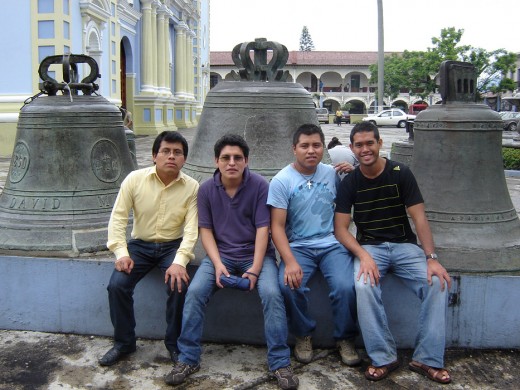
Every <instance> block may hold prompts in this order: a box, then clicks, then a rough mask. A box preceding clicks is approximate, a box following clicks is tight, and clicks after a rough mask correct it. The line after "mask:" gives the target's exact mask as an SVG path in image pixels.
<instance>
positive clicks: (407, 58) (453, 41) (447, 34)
mask: <svg viewBox="0 0 520 390" xmlns="http://www.w3.org/2000/svg"><path fill="white" fill-rule="evenodd" d="M463 34H464V30H457V29H455V28H454V27H449V28H444V29H442V30H441V35H440V37H434V38H432V44H433V45H434V46H433V47H429V48H427V51H425V52H423V51H406V50H405V51H404V52H403V53H400V54H392V55H390V56H387V57H385V64H384V66H385V95H386V96H389V97H390V98H391V99H394V98H396V97H397V95H398V94H399V92H404V91H410V92H411V93H414V94H416V95H418V96H421V98H423V99H425V98H426V96H428V95H429V94H430V93H432V92H435V90H436V87H437V86H436V82H435V76H436V75H437V73H438V72H439V68H440V65H441V63H442V62H443V61H446V60H453V61H465V62H470V63H472V64H473V65H475V67H476V69H477V75H478V82H477V93H484V92H488V91H492V92H495V93H496V92H504V91H507V90H510V91H512V90H513V89H514V88H515V83H514V81H513V80H511V79H510V78H508V77H507V75H508V74H510V73H511V72H513V71H514V69H515V61H516V55H515V54H514V53H511V52H507V51H506V50H504V49H497V50H494V51H491V52H488V51H486V50H485V49H481V48H475V47H472V46H470V45H459V43H460V41H461V38H462V35H463ZM370 72H371V78H370V81H369V82H370V83H372V84H376V83H377V64H374V65H371V66H370Z"/></svg>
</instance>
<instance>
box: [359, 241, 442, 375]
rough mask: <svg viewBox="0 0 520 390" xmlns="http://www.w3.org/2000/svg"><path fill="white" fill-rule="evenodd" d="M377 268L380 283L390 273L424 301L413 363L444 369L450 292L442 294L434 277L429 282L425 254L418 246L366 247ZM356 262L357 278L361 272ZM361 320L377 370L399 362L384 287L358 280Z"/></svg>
mask: <svg viewBox="0 0 520 390" xmlns="http://www.w3.org/2000/svg"><path fill="white" fill-rule="evenodd" d="M363 248H364V249H365V250H366V251H367V252H368V253H370V255H371V256H372V258H373V259H374V261H375V262H376V264H377V267H378V268H379V273H380V282H381V280H382V279H383V278H384V276H385V275H386V274H387V273H388V272H392V273H393V274H394V275H395V276H397V277H398V278H400V280H401V281H402V282H403V283H404V284H405V285H406V286H407V287H408V288H410V289H411V290H412V291H413V292H414V293H415V294H416V295H417V296H418V297H419V299H420V300H421V309H420V313H419V332H418V334H417V338H416V342H415V351H414V354H413V357H412V359H413V360H415V361H417V362H421V363H424V364H426V365H428V366H432V367H437V368H440V367H444V347H445V338H446V335H445V329H446V302H447V301H446V299H447V288H445V289H444V291H441V286H440V281H439V279H438V278H437V277H436V276H434V277H432V282H433V284H432V285H431V286H430V285H428V282H427V276H426V271H427V263H426V259H425V256H424V252H423V250H422V249H421V248H420V247H418V246H417V245H415V244H409V243H390V242H385V243H382V244H379V245H363ZM359 268H360V262H359V259H356V260H355V266H354V277H355V278H357V274H358V272H359ZM356 296H357V307H358V320H359V326H360V327H361V333H362V335H363V340H364V342H365V348H366V351H367V353H368V355H369V356H370V358H371V359H372V364H373V365H374V366H377V367H379V366H383V365H385V364H389V363H391V362H393V361H395V360H397V351H396V344H395V341H394V338H393V337H392V334H391V333H390V329H389V327H388V320H387V317H386V313H385V309H384V307H383V301H382V299H381V284H379V285H378V286H374V287H372V286H371V284H370V283H369V282H367V283H366V284H365V283H364V282H363V277H361V278H360V280H359V281H357V280H356ZM410 320H411V319H410Z"/></svg>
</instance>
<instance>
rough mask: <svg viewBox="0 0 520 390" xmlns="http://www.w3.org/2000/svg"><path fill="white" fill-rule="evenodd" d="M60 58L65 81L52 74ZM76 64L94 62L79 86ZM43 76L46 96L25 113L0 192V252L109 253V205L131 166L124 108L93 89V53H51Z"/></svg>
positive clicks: (30, 104)
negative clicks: (120, 108)
mask: <svg viewBox="0 0 520 390" xmlns="http://www.w3.org/2000/svg"><path fill="white" fill-rule="evenodd" d="M60 63H63V75H64V79H65V80H64V82H63V83H58V82H56V80H54V79H53V78H51V77H50V76H49V74H48V69H49V66H50V65H52V64H60ZM77 63H86V64H88V65H89V66H90V74H89V75H88V76H87V77H85V78H84V79H83V80H82V81H81V82H79V83H78V82H77V65H76V64H77ZM39 73H40V78H41V79H42V80H43V87H42V92H43V93H45V94H47V95H48V96H42V97H38V98H35V99H32V100H31V101H30V102H28V104H26V105H25V106H24V107H23V108H22V109H21V112H20V116H19V121H18V128H17V134H16V140H15V146H14V150H13V154H12V159H11V165H10V168H9V173H8V176H7V180H6V183H5V188H4V190H3V192H2V194H1V196H0V252H1V253H7V254H24V255H29V254H37V255H40V256H41V255H42V254H43V255H46V256H64V255H65V256H76V255H78V254H82V253H92V252H96V251H101V250H106V246H105V245H106V240H107V225H108V220H109V218H110V213H111V210H112V206H113V204H114V201H115V198H116V196H117V193H118V190H119V187H120V185H121V182H122V180H123V179H124V178H125V177H126V175H127V174H128V173H129V172H130V171H132V170H133V169H134V165H133V161H132V157H131V154H130V151H129V148H128V144H127V141H126V137H125V132H124V128H123V122H122V117H121V112H120V111H119V109H118V108H117V107H116V106H115V105H113V104H111V103H110V102H108V101H107V100H106V99H105V98H103V97H102V96H98V95H97V94H95V91H96V90H97V88H98V86H97V85H96V84H95V83H94V81H95V80H96V78H97V77H98V76H99V75H98V66H97V63H96V62H95V60H94V59H92V58H90V57H87V56H83V55H70V57H69V56H65V57H64V56H51V57H47V58H46V59H44V60H43V62H42V63H41V64H40V69H39ZM80 90H81V91H82V92H83V94H82V95H80V94H79V91H80ZM58 91H62V93H63V95H59V96H58V95H57V92H58Z"/></svg>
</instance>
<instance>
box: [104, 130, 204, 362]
mask: <svg viewBox="0 0 520 390" xmlns="http://www.w3.org/2000/svg"><path fill="white" fill-rule="evenodd" d="M187 156H188V143H187V142H186V139H185V138H184V137H183V136H182V135H181V134H179V133H177V132H174V131H164V132H162V133H161V134H159V135H158V136H157V138H156V139H155V141H154V144H153V146H152V157H153V162H154V164H155V165H154V166H153V167H149V168H143V169H139V170H136V171H133V172H131V173H130V174H129V175H128V176H127V177H126V178H125V180H124V181H123V183H122V184H121V189H120V190H119V194H118V196H117V199H116V201H115V204H114V208H113V210H112V215H111V217H110V222H109V224H108V243H107V247H108V249H110V250H111V251H112V252H113V253H114V255H115V257H116V262H115V270H114V271H113V273H112V277H111V278H110V282H109V285H108V287H107V290H108V301H109V304H110V319H111V320H112V324H113V325H114V346H113V347H112V348H111V349H110V350H109V351H108V352H107V353H106V354H105V355H104V356H103V357H102V358H101V359H100V360H99V364H100V365H102V366H111V365H113V364H115V363H117V362H118V361H119V360H120V359H121V358H122V357H124V356H125V355H127V354H129V353H132V352H134V351H135V350H136V337H135V318H134V307H133V298H132V296H133V292H134V288H135V286H136V285H137V283H138V282H139V281H140V280H141V279H142V278H143V277H144V276H145V275H146V274H147V273H148V272H150V271H151V270H152V269H153V268H154V267H156V266H157V267H159V268H160V269H161V270H162V271H163V272H164V274H165V275H164V282H165V284H167V293H168V300H167V304H166V323H167V329H166V336H165V340H164V343H165V345H166V348H167V349H168V351H169V352H170V356H171V358H172V360H173V361H175V360H176V359H177V337H178V336H179V334H180V330H181V323H182V310H183V306H184V297H185V293H186V288H187V284H188V282H189V276H188V273H187V272H186V265H187V264H188V263H189V261H190V260H191V259H193V257H194V254H193V247H194V246H195V243H196V241H197V234H198V231H197V192H198V189H199V183H198V182H197V181H196V180H195V179H193V178H191V177H189V176H188V175H186V174H184V173H183V172H181V169H182V167H183V166H184V163H185V162H186V158H187ZM130 210H132V211H133V219H134V222H133V229H132V234H131V239H130V240H129V241H128V242H127V241H126V228H127V224H128V216H129V214H130Z"/></svg>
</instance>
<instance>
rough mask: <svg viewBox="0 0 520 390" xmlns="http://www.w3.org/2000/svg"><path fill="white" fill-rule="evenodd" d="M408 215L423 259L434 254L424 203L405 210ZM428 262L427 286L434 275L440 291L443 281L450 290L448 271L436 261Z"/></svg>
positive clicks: (442, 288)
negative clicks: (438, 281) (437, 279)
mask: <svg viewBox="0 0 520 390" xmlns="http://www.w3.org/2000/svg"><path fill="white" fill-rule="evenodd" d="M407 211H408V214H410V217H411V218H412V220H413V224H414V226H415V231H416V232H417V236H418V237H419V241H420V242H421V245H422V247H423V250H424V253H425V257H426V256H427V255H429V254H430V253H435V246H434V244H433V236H432V231H431V229H430V224H429V223H428V219H427V218H426V213H425V211H424V203H419V204H416V205H413V206H410V207H408V208H407ZM427 261H428V271H427V272H428V274H427V275H428V276H427V278H428V284H429V285H431V284H432V276H433V275H435V276H437V277H438V278H439V280H440V282H441V290H443V291H444V281H446V282H447V283H448V288H451V278H450V275H449V274H448V271H446V269H445V268H444V267H443V266H442V264H441V263H439V262H438V261H437V260H433V259H429V260H427Z"/></svg>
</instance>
